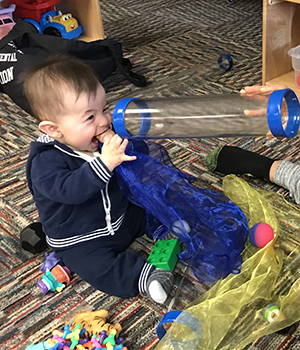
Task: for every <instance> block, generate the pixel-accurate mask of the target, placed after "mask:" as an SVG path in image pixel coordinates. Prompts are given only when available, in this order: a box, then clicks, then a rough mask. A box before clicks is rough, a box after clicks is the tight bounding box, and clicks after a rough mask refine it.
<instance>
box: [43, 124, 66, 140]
mask: <svg viewBox="0 0 300 350" xmlns="http://www.w3.org/2000/svg"><path fill="white" fill-rule="evenodd" d="M39 129H40V130H41V131H42V132H43V133H45V134H47V135H48V136H50V137H52V138H53V139H57V138H59V137H60V136H61V131H60V130H59V127H58V125H57V124H56V123H55V122H52V121H49V120H43V121H42V122H40V124H39Z"/></svg>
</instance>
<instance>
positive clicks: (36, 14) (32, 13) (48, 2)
mask: <svg viewBox="0 0 300 350" xmlns="http://www.w3.org/2000/svg"><path fill="white" fill-rule="evenodd" d="M59 2H60V0H26V1H24V0H8V3H9V4H15V5H16V10H15V14H16V16H17V17H18V18H32V19H34V20H35V21H37V22H38V21H39V19H40V18H41V15H42V14H43V13H46V12H48V11H51V10H54V5H55V4H57V3H59Z"/></svg>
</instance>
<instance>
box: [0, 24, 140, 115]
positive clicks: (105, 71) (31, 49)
mask: <svg viewBox="0 0 300 350" xmlns="http://www.w3.org/2000/svg"><path fill="white" fill-rule="evenodd" d="M55 53H68V54H70V55H72V56H75V57H77V58H79V59H81V60H83V61H84V62H85V63H86V64H88V65H89V66H90V67H91V68H93V70H94V71H95V72H96V73H97V75H98V76H99V78H100V80H101V81H104V80H105V79H106V78H107V77H108V76H109V75H111V74H112V73H113V72H114V71H115V70H116V69H118V71H119V72H120V73H121V74H122V75H123V76H124V77H125V78H126V79H127V80H128V81H130V82H131V83H132V84H134V85H136V86H139V87H142V86H146V85H147V80H146V78H145V77H144V76H142V75H140V74H137V73H134V72H132V70H131V69H132V65H131V62H130V61H129V60H128V59H125V58H124V57H123V51H122V45H121V44H120V43H119V42H117V41H115V40H113V39H104V40H96V41H92V42H85V41H82V40H74V39H73V40H69V39H63V38H61V37H56V36H50V35H43V34H38V33H37V32H36V29H35V28H34V27H33V26H32V25H31V24H29V23H27V22H26V21H23V20H18V21H17V22H16V25H15V26H14V28H13V29H12V30H11V31H10V32H9V33H8V35H6V36H5V37H4V38H2V39H1V40H0V84H1V92H4V93H6V94H7V95H8V96H9V97H10V98H11V99H12V100H13V101H14V102H15V103H16V104H17V105H19V106H20V107H21V108H23V109H24V110H25V111H27V112H29V113H31V109H30V106H29V103H28V101H27V99H26V97H25V95H24V93H23V89H22V86H21V84H20V83H19V81H18V76H19V74H20V73H21V72H22V71H24V70H25V69H27V68H31V67H33V66H34V65H36V64H38V63H40V62H42V61H43V60H45V59H46V58H47V57H48V56H49V55H50V54H55Z"/></svg>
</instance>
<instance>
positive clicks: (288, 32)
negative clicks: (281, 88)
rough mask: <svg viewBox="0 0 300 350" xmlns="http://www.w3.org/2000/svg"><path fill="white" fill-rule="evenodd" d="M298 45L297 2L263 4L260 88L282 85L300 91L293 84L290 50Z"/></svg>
mask: <svg viewBox="0 0 300 350" xmlns="http://www.w3.org/2000/svg"><path fill="white" fill-rule="evenodd" d="M298 45H300V0H284V1H283V0H263V48H262V54H263V57H262V59H263V62H262V80H263V84H270V83H271V84H284V85H286V86H288V87H289V88H291V89H293V90H298V91H300V88H299V87H297V85H296V83H295V75H294V70H293V68H292V63H291V62H292V60H291V57H290V56H289V55H288V54H287V52H288V50H289V49H290V48H292V47H295V46H298Z"/></svg>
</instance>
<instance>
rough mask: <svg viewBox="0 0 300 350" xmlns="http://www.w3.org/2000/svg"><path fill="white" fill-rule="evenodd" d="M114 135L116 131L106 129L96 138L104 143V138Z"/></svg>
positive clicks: (108, 138)
mask: <svg viewBox="0 0 300 350" xmlns="http://www.w3.org/2000/svg"><path fill="white" fill-rule="evenodd" d="M114 135H116V133H115V132H114V131H113V130H111V129H107V130H106V131H105V132H104V133H103V134H101V135H99V137H98V140H99V141H100V142H101V143H104V142H105V141H106V140H110V139H111V138H112V137H113V136H114Z"/></svg>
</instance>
